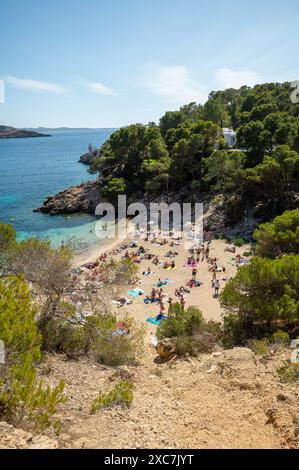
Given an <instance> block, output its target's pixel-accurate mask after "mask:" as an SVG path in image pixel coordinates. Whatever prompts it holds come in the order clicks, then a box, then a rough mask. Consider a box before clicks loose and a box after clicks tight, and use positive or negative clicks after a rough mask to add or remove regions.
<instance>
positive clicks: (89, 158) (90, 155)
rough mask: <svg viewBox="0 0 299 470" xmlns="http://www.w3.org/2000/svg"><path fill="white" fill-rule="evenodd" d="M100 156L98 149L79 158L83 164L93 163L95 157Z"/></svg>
mask: <svg viewBox="0 0 299 470" xmlns="http://www.w3.org/2000/svg"><path fill="white" fill-rule="evenodd" d="M97 156H98V152H97V151H92V152H87V153H84V154H83V155H81V157H80V158H79V163H83V165H91V164H92V161H93V159H94V158H96V157H97Z"/></svg>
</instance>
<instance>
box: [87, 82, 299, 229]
mask: <svg viewBox="0 0 299 470" xmlns="http://www.w3.org/2000/svg"><path fill="white" fill-rule="evenodd" d="M291 93H292V88H291V85H290V84H289V83H284V84H279V83H268V84H263V85H257V86H255V87H254V88H250V87H247V86H243V87H242V88H240V89H238V90H236V89H227V90H225V91H217V92H212V93H210V95H209V99H208V101H207V102H206V103H205V104H204V105H201V104H196V103H190V104H188V105H185V106H183V107H181V108H180V109H179V110H178V111H168V112H166V113H165V114H164V116H162V117H161V119H160V121H159V123H158V124H155V123H149V124H148V125H142V124H133V125H130V126H128V127H124V128H121V129H119V130H117V131H116V132H114V133H113V134H112V135H111V137H110V138H109V139H108V140H107V141H106V142H105V143H104V144H103V145H102V147H101V149H100V151H99V153H98V155H97V156H96V157H95V158H94V159H93V160H92V163H91V169H90V171H91V172H94V173H97V172H99V174H100V175H101V186H102V188H103V189H102V195H103V196H104V197H106V198H107V199H108V200H110V201H112V202H115V201H116V199H117V195H118V194H120V193H126V194H127V195H132V194H134V195H136V196H137V197H138V196H139V197H140V196H142V197H143V196H146V197H148V198H151V197H156V196H157V195H161V194H165V195H167V194H171V193H172V194H173V193H176V194H178V195H179V198H180V199H181V200H184V201H188V200H189V201H190V200H191V201H192V200H194V198H198V197H199V196H200V195H202V194H214V193H217V192H223V193H225V195H226V208H227V213H228V214H227V215H228V218H229V219H230V221H237V220H238V218H239V217H240V214H243V213H244V210H245V209H249V210H250V209H254V208H255V209H256V210H257V212H258V213H259V214H261V215H264V214H267V216H268V217H271V216H272V217H273V216H275V215H276V214H279V213H281V212H282V211H283V209H285V208H290V209H293V208H295V207H296V190H298V183H296V179H297V181H298V173H299V155H298V152H299V105H298V104H293V103H292V101H291ZM224 127H231V128H233V129H234V130H236V132H237V144H236V148H235V149H230V148H228V146H227V145H226V141H225V139H224V136H223V130H222V129H223V128H224Z"/></svg>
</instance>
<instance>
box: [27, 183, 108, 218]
mask: <svg viewBox="0 0 299 470" xmlns="http://www.w3.org/2000/svg"><path fill="white" fill-rule="evenodd" d="M100 201H101V196H100V186H99V184H98V182H97V181H88V182H87V183H83V184H80V185H79V186H72V187H70V188H67V189H65V190H64V191H61V192H60V193H58V194H56V195H55V196H48V197H47V198H46V200H45V202H44V203H43V205H42V206H41V207H39V208H38V209H35V210H34V212H43V213H45V214H50V215H59V214H73V213H75V212H87V213H90V214H93V213H94V211H95V208H96V206H97V205H98V204H99V203H100Z"/></svg>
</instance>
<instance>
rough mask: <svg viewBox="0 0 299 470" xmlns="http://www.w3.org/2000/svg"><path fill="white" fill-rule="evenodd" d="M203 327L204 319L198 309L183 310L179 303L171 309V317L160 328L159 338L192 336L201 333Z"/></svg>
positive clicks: (158, 329)
mask: <svg viewBox="0 0 299 470" xmlns="http://www.w3.org/2000/svg"><path fill="white" fill-rule="evenodd" d="M203 325H204V317H203V314H202V312H201V311H200V310H199V309H198V308H197V307H188V308H187V310H183V309H182V307H181V306H180V304H179V303H175V304H173V305H172V306H171V307H170V309H169V317H168V318H166V319H165V320H163V321H162V323H161V324H160V325H159V326H158V328H157V336H158V338H171V337H175V336H192V335H193V334H194V333H196V332H197V331H201V329H202V327H203Z"/></svg>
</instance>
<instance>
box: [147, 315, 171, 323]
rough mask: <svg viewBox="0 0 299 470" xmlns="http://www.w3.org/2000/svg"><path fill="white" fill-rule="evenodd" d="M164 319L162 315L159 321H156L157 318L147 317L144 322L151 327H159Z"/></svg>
mask: <svg viewBox="0 0 299 470" xmlns="http://www.w3.org/2000/svg"><path fill="white" fill-rule="evenodd" d="M164 318H166V317H165V316H164V315H163V317H162V318H161V319H160V320H157V317H149V318H147V320H146V321H147V322H148V323H152V324H153V325H160V324H161V322H162V321H163V320H164Z"/></svg>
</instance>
